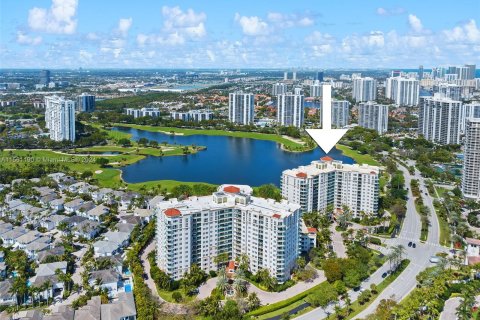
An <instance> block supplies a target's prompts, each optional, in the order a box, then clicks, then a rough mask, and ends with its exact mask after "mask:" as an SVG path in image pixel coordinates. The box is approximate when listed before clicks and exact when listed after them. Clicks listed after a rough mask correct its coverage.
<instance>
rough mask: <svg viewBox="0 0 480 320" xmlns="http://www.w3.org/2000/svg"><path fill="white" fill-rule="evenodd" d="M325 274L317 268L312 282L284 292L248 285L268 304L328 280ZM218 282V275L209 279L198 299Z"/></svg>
mask: <svg viewBox="0 0 480 320" xmlns="http://www.w3.org/2000/svg"><path fill="white" fill-rule="evenodd" d="M326 280H327V279H326V278H325V275H324V273H323V271H320V270H317V277H316V278H315V279H314V280H313V281H311V282H303V281H302V282H299V283H297V284H295V285H294V286H292V287H290V288H288V289H287V290H285V291H282V292H268V291H263V290H262V289H260V288H258V287H256V286H254V285H253V284H249V285H248V292H249V293H250V292H255V293H256V294H257V296H258V298H259V299H260V302H261V303H262V305H267V304H271V303H275V302H278V301H281V300H285V299H288V298H291V297H293V296H296V295H297V294H299V293H302V292H304V291H306V290H308V289H310V288H313V287H315V286H316V285H318V284H320V283H322V282H323V281H326ZM216 284H217V277H215V278H211V279H208V281H207V282H205V283H204V284H203V285H202V286H200V288H199V294H198V296H197V298H198V299H205V298H207V297H208V296H210V293H211V292H212V290H213V289H214V288H215V286H216Z"/></svg>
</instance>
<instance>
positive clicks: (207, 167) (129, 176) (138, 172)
mask: <svg viewBox="0 0 480 320" xmlns="http://www.w3.org/2000/svg"><path fill="white" fill-rule="evenodd" d="M114 130H118V131H122V132H127V133H130V134H132V139H133V140H138V139H140V138H147V139H149V140H156V141H158V142H160V143H161V142H163V141H166V142H168V143H169V144H175V143H176V144H180V145H192V144H194V145H197V146H205V147H207V150H204V151H199V152H198V153H196V154H190V155H185V156H168V157H153V156H150V157H147V158H145V159H143V160H140V161H138V162H136V163H134V164H131V165H128V166H126V167H123V168H121V170H122V177H123V179H124V180H125V181H126V182H128V183H136V182H146V181H153V180H177V181H185V182H187V181H194V182H208V183H213V184H222V183H232V184H248V185H251V186H258V185H261V184H266V183H273V184H275V185H277V186H278V185H279V184H280V175H281V173H282V171H283V170H286V169H292V168H295V167H298V166H301V165H307V164H310V162H312V161H313V160H318V159H320V158H321V157H323V156H324V155H325V153H324V152H323V151H322V150H321V149H320V148H316V149H314V150H312V151H308V152H301V153H296V152H288V151H283V150H282V149H281V148H280V144H278V143H276V142H272V141H265V140H255V139H248V138H235V137H226V136H206V135H192V136H178V135H177V136H172V135H170V134H164V133H159V132H149V131H144V130H138V129H132V128H120V127H118V128H114ZM329 156H331V157H332V158H334V159H337V160H342V161H343V162H344V163H354V160H353V159H352V158H349V157H346V156H344V155H343V154H342V153H341V151H339V150H337V149H333V150H332V151H330V153H329Z"/></svg>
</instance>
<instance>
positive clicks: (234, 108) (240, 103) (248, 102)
mask: <svg viewBox="0 0 480 320" xmlns="http://www.w3.org/2000/svg"><path fill="white" fill-rule="evenodd" d="M254 108H255V95H254V94H253V93H243V92H242V91H237V92H233V93H230V94H229V95H228V120H229V121H230V122H233V123H236V124H243V125H247V124H252V123H253V118H254V113H255V109H254Z"/></svg>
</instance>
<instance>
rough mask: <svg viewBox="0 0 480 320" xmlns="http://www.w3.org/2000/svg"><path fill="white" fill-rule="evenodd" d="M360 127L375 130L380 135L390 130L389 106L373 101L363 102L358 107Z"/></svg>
mask: <svg viewBox="0 0 480 320" xmlns="http://www.w3.org/2000/svg"><path fill="white" fill-rule="evenodd" d="M358 125H359V126H360V127H364V128H368V129H374V130H376V131H377V132H378V133H379V134H383V133H385V132H387V129H388V106H386V105H383V104H378V103H375V102H373V101H369V102H362V103H360V104H359V105H358Z"/></svg>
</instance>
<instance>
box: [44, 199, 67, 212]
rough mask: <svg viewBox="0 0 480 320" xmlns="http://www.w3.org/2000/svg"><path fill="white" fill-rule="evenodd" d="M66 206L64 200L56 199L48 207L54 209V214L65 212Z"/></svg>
mask: <svg viewBox="0 0 480 320" xmlns="http://www.w3.org/2000/svg"><path fill="white" fill-rule="evenodd" d="M64 204H65V200H64V199H55V200H52V201H50V203H49V204H48V207H49V208H50V209H52V210H53V211H54V212H58V211H61V210H63V206H64Z"/></svg>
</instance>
